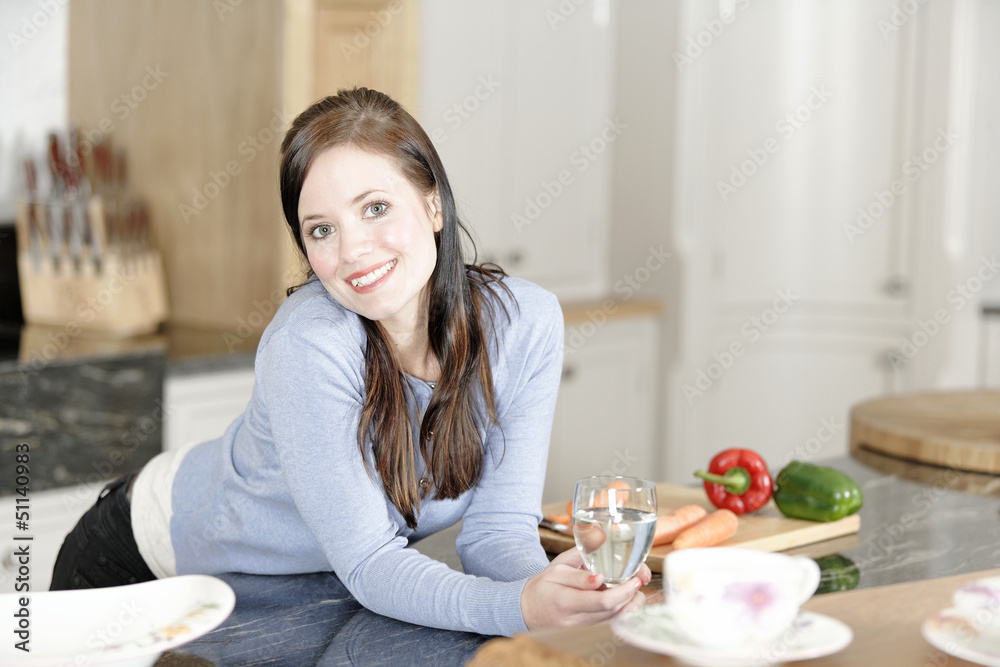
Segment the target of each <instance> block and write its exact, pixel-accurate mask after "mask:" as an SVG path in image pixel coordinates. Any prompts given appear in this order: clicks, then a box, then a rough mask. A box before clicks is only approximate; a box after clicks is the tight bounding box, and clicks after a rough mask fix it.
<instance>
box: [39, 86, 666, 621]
mask: <svg viewBox="0 0 1000 667" xmlns="http://www.w3.org/2000/svg"><path fill="white" fill-rule="evenodd" d="M281 199H282V206H283V209H284V213H285V218H286V221H287V222H288V225H289V227H290V229H291V232H292V235H293V237H294V239H295V242H296V244H297V245H298V247H299V250H301V251H302V253H303V255H304V257H305V258H306V259H307V261H308V263H309V266H310V269H311V270H310V278H309V280H308V281H307V282H306V283H305V284H303V285H301V286H300V287H299V288H298V289H297V290H294V291H291V293H290V295H289V297H288V299H287V300H286V301H285V302H284V303H283V304H282V306H281V307H280V308H279V310H278V312H277V313H276V314H275V316H274V319H273V321H272V322H271V323H270V325H269V326H268V327H267V330H266V331H265V332H264V334H263V336H262V338H261V341H260V345H259V347H258V351H257V357H256V362H255V371H256V382H255V385H254V390H253V396H252V399H251V401H250V404H249V405H248V407H247V410H246V412H245V413H244V414H243V416H241V417H240V418H238V419H237V420H236V421H235V422H234V423H233V424H232V425H231V426H230V427H229V429H228V430H227V431H226V433H225V435H224V436H223V437H222V438H221V439H219V440H215V441H211V442H207V443H197V444H192V445H190V446H188V447H186V448H184V449H182V450H180V451H171V452H164V453H163V454H160V455H159V456H157V457H156V458H154V459H153V460H152V461H150V462H149V463H148V464H147V465H146V467H145V468H144V469H143V470H142V471H141V473H140V474H139V475H138V477H137V478H136V479H135V481H134V484H133V483H132V482H131V481H130V480H128V479H123V480H119V481H118V482H117V483H113V484H111V485H109V490H108V491H106V492H105V493H106V495H105V496H104V497H102V498H101V499H100V500H99V501H98V503H97V505H95V507H94V508H92V509H91V510H90V511H89V512H88V515H86V516H84V518H83V519H81V522H80V525H78V527H77V528H76V529H74V532H73V533H71V534H70V536H69V537H68V538H67V540H66V543H65V544H64V545H63V549H62V550H61V552H60V556H59V559H58V561H57V564H56V568H55V574H54V583H53V588H56V587H59V588H75V587H86V586H101V585H115V584H122V583H128V582H129V581H141V580H145V579H151V578H153V577H167V576H172V575H175V574H189V573H205V574H212V573H223V572H232V571H236V572H246V573H253V574H292V573H302V572H319V571H330V570H332V571H333V572H334V573H335V574H336V575H337V576H338V577H339V578H340V579H341V580H342V581H343V583H344V584H345V586H346V587H347V588H348V589H349V590H350V591H351V593H352V594H353V595H354V596H355V597H356V598H357V599H358V601H359V602H360V603H361V604H362V605H364V606H365V607H367V608H369V609H371V610H373V611H376V612H378V613H381V614H384V615H387V616H392V617H395V618H399V619H402V620H406V621H409V622H412V623H418V624H422V625H428V626H433V627H440V628H448V629H454V630H467V631H473V632H479V633H483V634H500V635H510V634H513V633H515V632H518V631H523V630H525V629H526V628H527V629H538V628H544V627H551V626H557V625H562V626H566V625H575V624H583V623H593V622H597V621H600V620H603V619H605V618H607V617H609V616H611V615H613V614H614V613H617V612H618V611H621V610H623V609H632V608H636V607H639V606H641V605H642V603H643V600H644V598H643V596H642V594H641V593H638V592H637V589H638V588H639V587H640V586H641V585H642V583H643V582H644V581H645V582H648V580H649V576H650V575H649V570H648V568H644V569H643V571H642V573H641V575H639V576H637V577H636V578H634V579H633V580H631V581H630V582H628V583H627V584H626V585H623V586H620V587H617V588H612V589H605V588H604V587H603V586H602V583H603V582H602V579H601V578H600V577H599V576H589V575H588V573H587V572H586V571H585V570H584V569H583V568H582V562H581V559H580V556H579V555H578V553H577V552H576V550H575V549H574V550H571V551H570V552H568V553H566V554H563V555H561V556H559V557H558V558H556V559H555V561H553V562H552V563H551V564H549V562H548V559H547V558H546V556H545V554H544V552H543V551H542V549H541V547H540V545H539V542H538V534H537V524H538V520H539V519H540V516H539V507H540V501H541V489H542V483H543V479H544V471H545V462H546V456H547V450H548V439H549V433H550V430H551V425H552V414H553V410H554V407H555V401H556V392H557V389H558V384H559V377H560V371H561V364H562V335H563V323H562V316H561V311H560V308H559V304H558V303H557V301H556V299H555V298H554V297H553V296H552V295H551V294H549V293H548V292H545V291H544V290H542V289H540V288H538V287H536V286H534V285H532V284H530V283H527V282H524V281H521V280H516V279H512V278H509V277H506V276H505V275H504V274H503V272H502V271H499V270H498V269H496V268H488V267H485V266H476V265H466V264H465V263H464V260H463V252H462V246H461V241H462V237H461V233H463V232H464V231H465V230H464V228H463V227H462V225H461V223H460V222H459V220H458V217H457V214H456V211H455V201H454V198H453V196H452V193H451V189H450V186H449V184H448V179H447V177H446V176H445V173H444V168H443V167H442V165H441V161H440V159H439V157H438V155H437V152H436V151H435V150H434V147H433V146H432V144H431V143H430V140H429V139H428V138H427V135H426V134H425V133H424V131H423V130H422V129H421V128H420V126H419V125H418V124H417V122H416V121H415V120H414V119H413V118H412V117H411V116H410V115H409V114H408V113H406V111H404V110H403V109H402V107H400V106H399V105H398V104H396V103H395V102H394V101H392V100H391V99H389V98H388V97H387V96H385V95H383V94H381V93H378V92H375V91H371V90H367V89H363V88H362V89H355V90H351V91H341V92H340V93H339V94H338V95H336V96H334V97H328V98H326V99H324V100H321V101H319V102H317V103H316V104H315V105H313V106H312V107H310V108H309V109H307V110H306V111H305V112H303V113H302V114H301V115H300V116H299V117H298V118H296V119H295V121H294V123H293V124H292V127H291V129H290V130H289V131H288V134H287V135H286V137H285V139H284V141H283V143H282V146H281ZM126 482H128V484H126ZM459 519H462V520H463V524H462V530H461V533H460V535H459V537H458V540H457V550H458V553H459V556H460V557H461V559H462V563H463V567H464V569H465V572H466V573H465V574H462V573H458V572H455V571H453V570H451V569H450V568H448V567H447V566H446V565H444V564H443V563H439V562H436V561H434V560H432V559H430V558H428V557H426V556H424V555H422V554H420V553H419V552H417V551H416V550H414V549H410V548H408V545H409V544H410V543H412V542H414V541H416V540H418V539H420V538H422V537H425V536H427V535H429V534H431V533H433V532H436V531H438V530H441V529H443V528H446V527H448V526H450V525H452V524H454V523H455V522H456V521H458V520H459ZM109 524H110V525H113V526H114V527H115V531H114V533H115V534H114V535H113V536H111V537H107V538H103V537H95V533H100V532H103V531H102V530H101V527H102V526H106V525H109ZM88 525H89V527H88ZM133 536H134V539H132V538H133ZM86 538H90V540H89V542H88V540H87V539H86Z"/></svg>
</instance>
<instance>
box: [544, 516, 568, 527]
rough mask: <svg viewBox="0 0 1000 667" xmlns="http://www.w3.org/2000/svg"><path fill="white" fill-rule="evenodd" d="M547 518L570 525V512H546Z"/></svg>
mask: <svg viewBox="0 0 1000 667" xmlns="http://www.w3.org/2000/svg"><path fill="white" fill-rule="evenodd" d="M545 518H546V519H548V520H550V521H555V522H556V523H561V524H562V525H564V526H568V525H569V514H546V515H545Z"/></svg>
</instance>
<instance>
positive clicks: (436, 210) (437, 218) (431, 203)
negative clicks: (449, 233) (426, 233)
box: [427, 185, 444, 232]
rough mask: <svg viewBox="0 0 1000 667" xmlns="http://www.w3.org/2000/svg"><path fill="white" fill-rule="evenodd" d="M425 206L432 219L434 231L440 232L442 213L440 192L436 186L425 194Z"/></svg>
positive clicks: (442, 223) (442, 226) (442, 222)
mask: <svg viewBox="0 0 1000 667" xmlns="http://www.w3.org/2000/svg"><path fill="white" fill-rule="evenodd" d="M427 208H428V210H429V211H430V214H431V219H432V220H433V221H434V231H435V232H440V231H441V230H442V229H444V213H443V211H442V208H441V194H440V193H439V192H438V189H437V186H436V185H435V186H434V190H432V191H431V193H430V194H429V195H428V196H427Z"/></svg>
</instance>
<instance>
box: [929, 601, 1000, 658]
mask: <svg viewBox="0 0 1000 667" xmlns="http://www.w3.org/2000/svg"><path fill="white" fill-rule="evenodd" d="M920 633H921V634H922V635H923V636H924V639H926V640H927V643H928V644H930V645H931V646H933V647H934V648H936V649H939V650H941V651H944V652H945V653H947V654H949V655H953V656H955V657H956V658H962V659H963V660H968V661H969V662H975V663H978V664H980V665H987V666H988V667H1000V624H997V621H996V619H995V614H992V613H990V612H989V611H987V610H980V612H979V613H977V612H973V611H968V610H964V609H956V608H954V607H951V608H948V609H943V610H941V611H939V612H937V613H936V614H931V615H930V616H928V617H927V618H926V619H925V620H924V622H923V624H922V625H921V626H920Z"/></svg>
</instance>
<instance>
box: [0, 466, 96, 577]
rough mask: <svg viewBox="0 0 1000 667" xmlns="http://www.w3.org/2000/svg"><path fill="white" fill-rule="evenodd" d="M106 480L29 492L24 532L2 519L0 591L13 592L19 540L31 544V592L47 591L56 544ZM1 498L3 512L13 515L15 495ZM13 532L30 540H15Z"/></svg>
mask: <svg viewBox="0 0 1000 667" xmlns="http://www.w3.org/2000/svg"><path fill="white" fill-rule="evenodd" d="M106 483H107V482H105V481H102V482H99V483H95V484H82V485H79V486H72V487H67V488H63V489H56V490H52V491H40V492H38V493H30V494H29V495H28V499H29V500H30V503H29V507H30V509H29V510H28V511H29V514H30V519H29V526H30V530H29V531H26V532H24V533H22V532H20V531H17V530H15V527H14V522H13V521H5V522H4V523H3V524H2V525H0V592H3V593H13V592H15V589H14V585H15V584H16V583H18V582H17V581H16V579H17V577H18V576H21V575H20V574H19V571H18V570H19V567H20V563H18V562H17V559H16V558H15V556H14V552H15V550H16V549H17V548H18V546H19V545H21V544H27V545H30V546H29V549H30V554H31V562H30V564H29V567H30V572H29V574H28V577H29V581H28V583H29V585H30V586H31V592H32V593H38V592H40V591H47V590H48V589H49V584H51V583H52V568H53V566H54V565H55V563H56V556H57V555H58V554H59V548H60V547H62V543H63V540H64V539H65V538H66V535H67V534H68V533H69V531H71V530H72V529H73V526H75V525H76V522H77V521H79V520H80V517H81V516H83V513H84V512H86V511H87V510H88V509H90V507H91V506H92V505H93V504H94V502H95V501H96V500H97V495H98V494H99V493H100V492H101V489H103V488H104V485H105V484H106ZM15 497H20V496H7V497H4V498H0V511H2V512H3V514H4V516H7V517H12V516H13V515H14V507H15V503H14V498H15ZM15 535H17V536H24V535H31V536H32V537H33V538H34V539H32V540H31V541H30V542H21V541H16V542H15V541H14V537H15Z"/></svg>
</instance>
